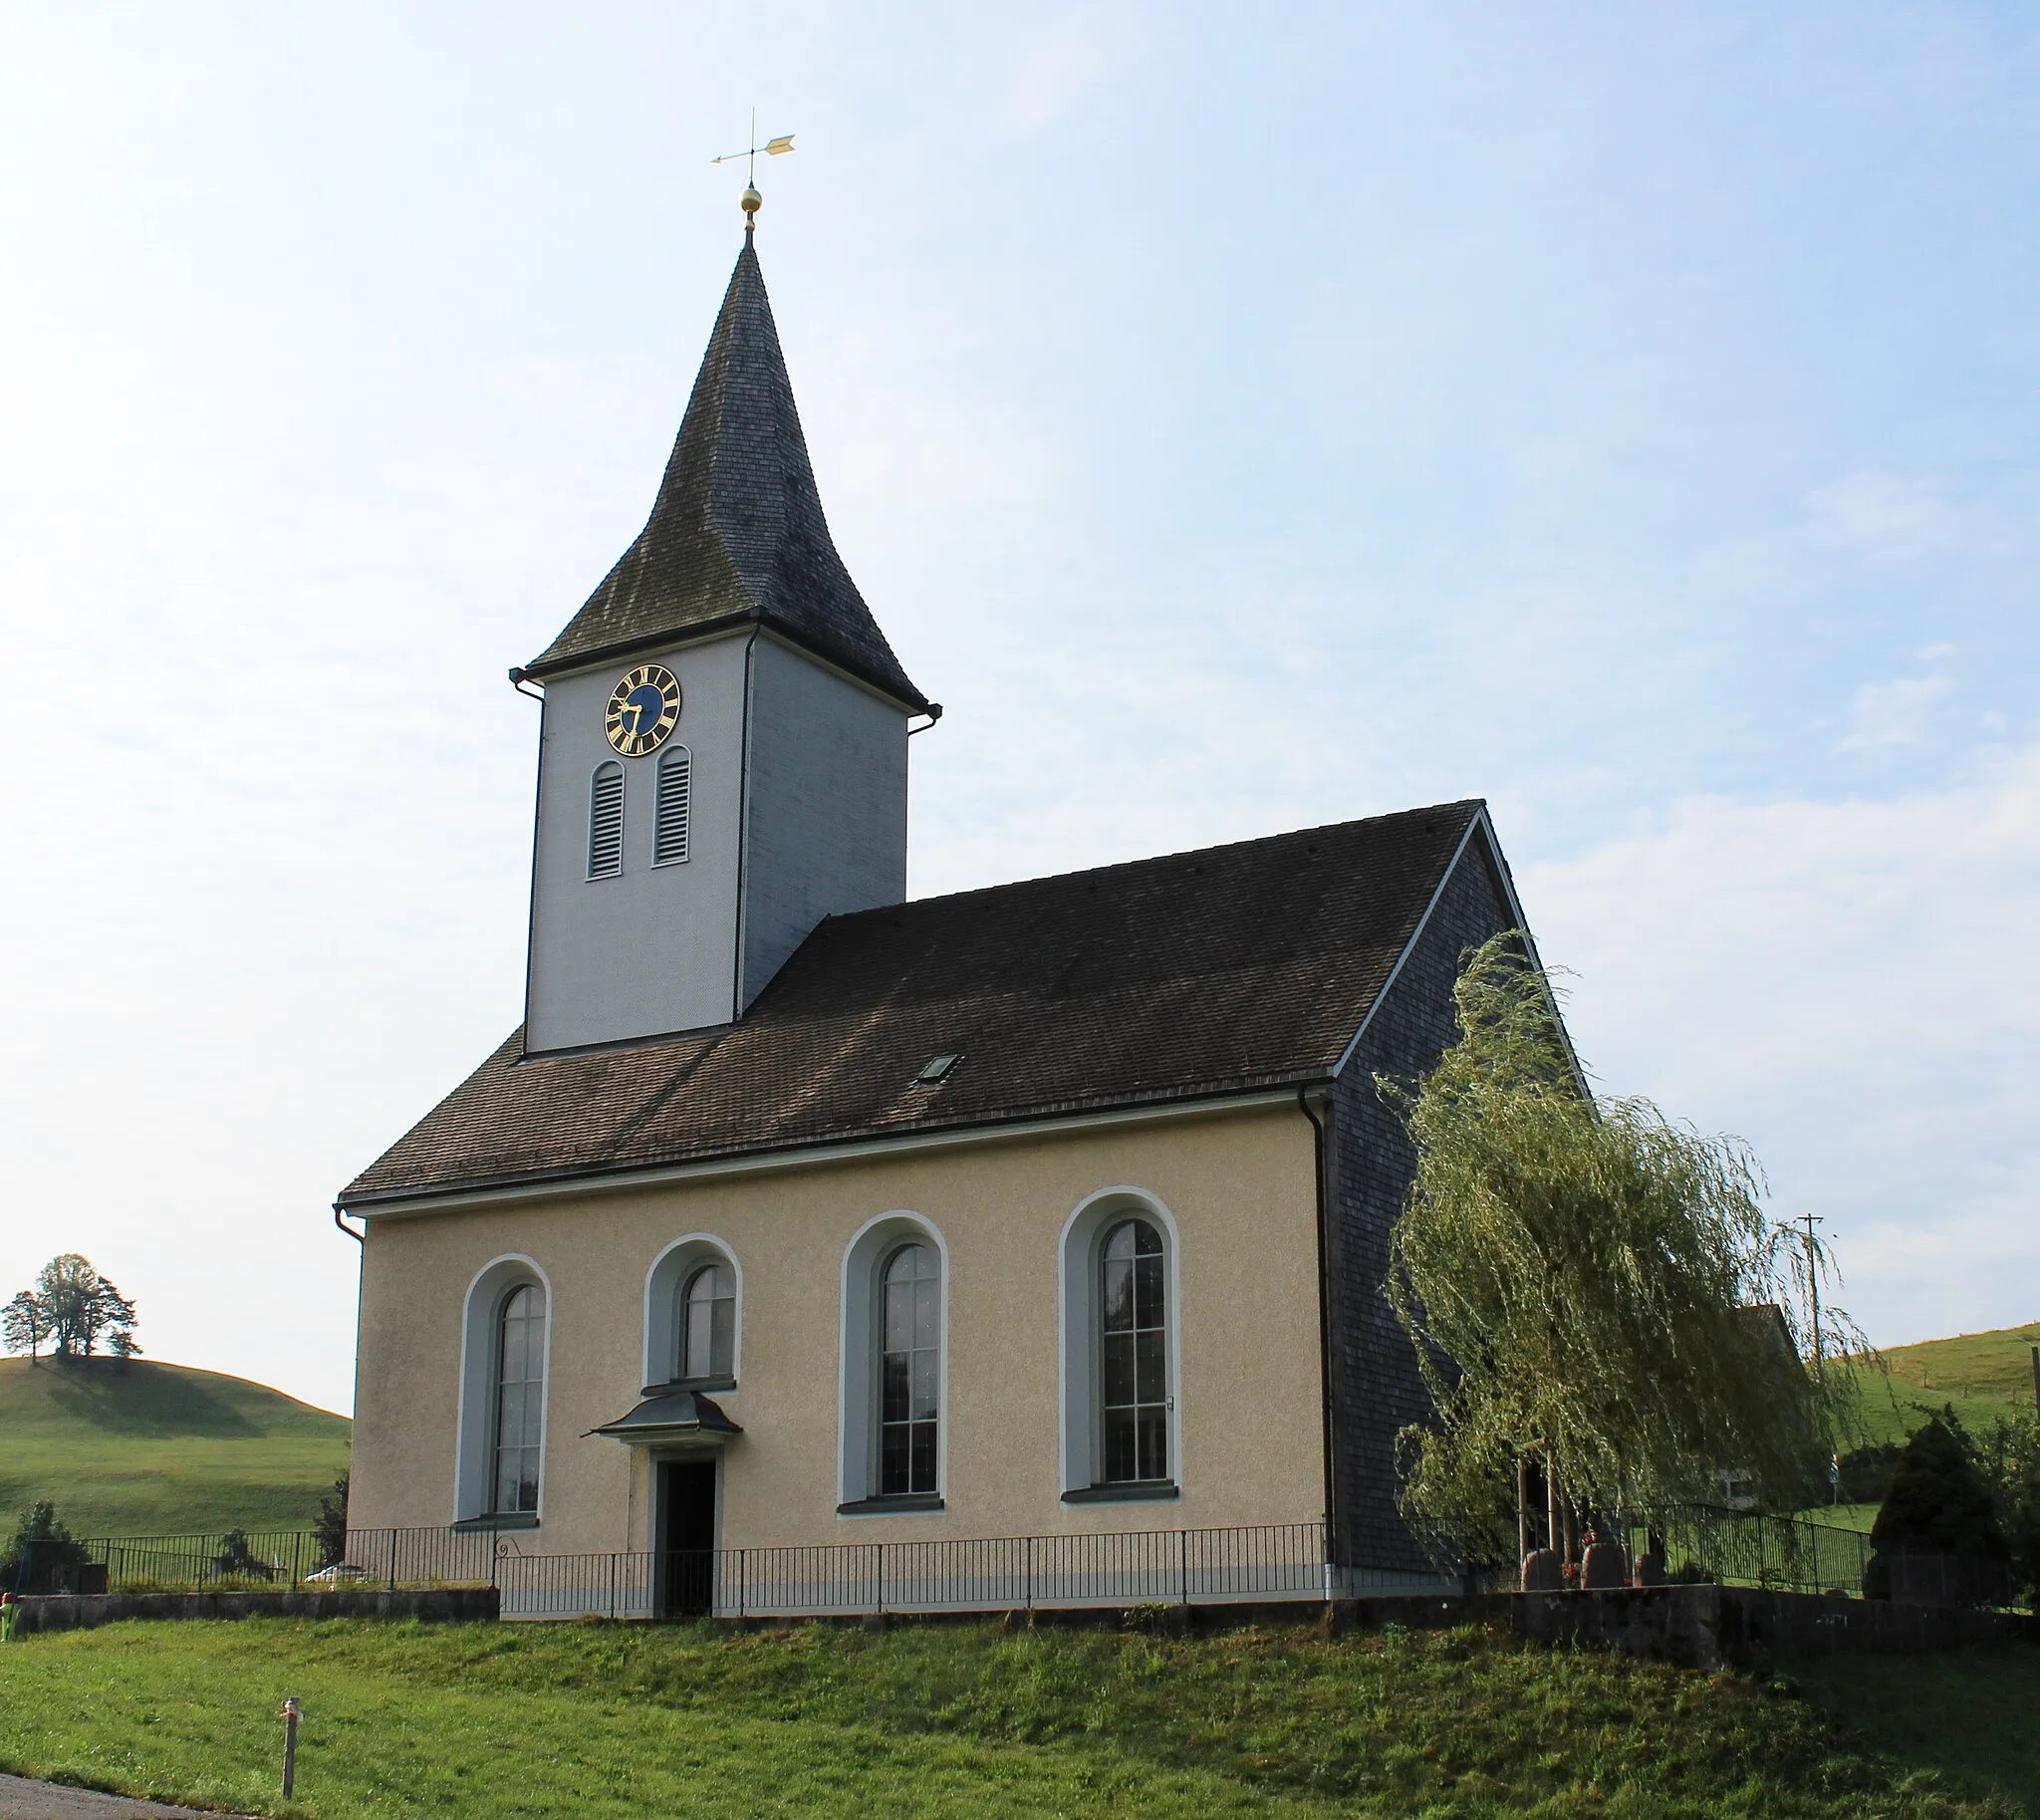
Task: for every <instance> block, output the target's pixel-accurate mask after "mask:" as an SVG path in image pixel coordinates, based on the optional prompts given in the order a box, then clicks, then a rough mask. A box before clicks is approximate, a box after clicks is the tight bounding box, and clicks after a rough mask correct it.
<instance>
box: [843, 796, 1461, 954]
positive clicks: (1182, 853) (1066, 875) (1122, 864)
mask: <svg viewBox="0 0 2040 1820" xmlns="http://www.w3.org/2000/svg"><path fill="white" fill-rule="evenodd" d="M1486 807H1487V798H1486V797H1484V796H1462V797H1458V798H1456V799H1454V800H1453V801H1451V802H1447V803H1426V804H1424V805H1422V806H1421V807H1419V808H1415V809H1391V810H1386V811H1384V812H1383V813H1382V814H1380V815H1355V816H1349V817H1347V819H1346V820H1345V821H1343V822H1319V823H1317V824H1316V825H1314V826H1313V827H1309V828H1288V829H1284V830H1283V831H1282V832H1281V833H1280V834H1255V835H1249V836H1247V837H1246V838H1245V839H1244V840H1238V841H1220V842H1218V843H1217V844H1216V845H1214V846H1210V847H1185V848H1182V849H1180V850H1179V851H1176V852H1173V853H1150V854H1146V855H1143V856H1142V857H1141V858H1140V859H1135V860H1110V861H1108V862H1107V863H1106V864H1105V865H1103V866H1079V867H1077V868H1075V869H1074V870H1073V871H1070V872H1046V873H1040V874H1037V875H1036V876H1035V877H1033V878H1030V879H1007V880H1004V881H1002V882H1001V883H999V884H997V885H972V886H969V887H966V888H965V889H964V890H962V891H945V892H937V893H935V894H934V895H933V896H931V897H926V898H905V899H902V900H901V901H900V902H899V903H897V904H882V905H879V906H876V907H875V908H873V909H871V910H842V911H839V912H837V913H836V914H834V915H830V916H825V917H824V918H823V919H822V920H823V921H824V922H849V921H852V920H853V919H855V918H857V917H860V916H889V915H896V914H897V913H898V912H899V911H900V910H917V909H919V908H920V906H922V905H924V904H950V903H953V902H955V901H956V900H957V899H959V898H979V897H984V896H986V895H988V894H989V893H992V892H1001V891H1015V890H1017V889H1019V888H1020V887H1021V886H1023V885H1053V884H1056V883H1058V882H1060V881H1062V880H1065V879H1083V878H1090V877H1095V876H1100V875H1103V874H1105V873H1109V872H1132V871H1133V870H1134V869H1135V868H1136V867H1141V866H1160V865H1164V864H1166V863H1167V862H1168V861H1170V860H1200V859H1203V858H1204V857H1205V856H1206V855H1208V854H1218V853H1231V852H1234V851H1236V850H1238V849H1240V848H1244V847H1266V846H1271V845H1273V844H1274V843H1275V842H1277V841H1298V840H1302V839H1304V838H1305V837H1306V836H1309V835H1313V834H1320V835H1322V834H1332V833H1334V832H1337V831H1339V830H1341V829H1347V828H1364V827H1367V826H1369V825H1370V824H1375V823H1381V822H1400V821H1409V820H1413V819H1414V818H1415V817H1417V816H1422V815H1443V814H1445V813H1447V812H1448V811H1452V812H1456V811H1459V810H1467V811H1469V812H1478V811H1480V810H1483V809H1485V808H1486ZM1469 819H1470V815H1469ZM816 926H817V927H819V926H821V925H820V924H817V925H816Z"/></svg>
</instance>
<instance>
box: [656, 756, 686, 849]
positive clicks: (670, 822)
mask: <svg viewBox="0 0 2040 1820" xmlns="http://www.w3.org/2000/svg"><path fill="white" fill-rule="evenodd" d="M693 768H694V761H693V759H692V758H691V757H690V756H689V754H688V752H687V748H686V747H685V746H667V747H666V749H665V750H664V751H663V752H661V753H660V754H659V755H658V800H657V803H656V805H655V806H654V809H653V813H652V831H651V863H652V865H654V866H677V865H678V864H679V863H680V862H681V861H682V860H684V859H685V858H686V857H687V798H688V793H689V788H690V780H691V777H692V774H693Z"/></svg>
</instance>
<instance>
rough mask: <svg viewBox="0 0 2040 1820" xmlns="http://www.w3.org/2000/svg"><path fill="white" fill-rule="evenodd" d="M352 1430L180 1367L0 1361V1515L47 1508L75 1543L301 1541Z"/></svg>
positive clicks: (273, 1395) (268, 1394) (291, 1401)
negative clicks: (229, 1535)
mask: <svg viewBox="0 0 2040 1820" xmlns="http://www.w3.org/2000/svg"><path fill="white" fill-rule="evenodd" d="M353 1428H354V1425H353V1424H352V1423H351V1422H349V1421H348V1419H347V1418H346V1417H345V1416H336V1415H334V1414H333V1413H332V1412H331V1411H329V1410H320V1409H314V1408H313V1407H312V1406H311V1405H310V1404H305V1403H300V1402H298V1401H297V1400H296V1399H295V1398H292V1397H286V1396H285V1395H284V1394H283V1393H282V1392H281V1391H274V1390H271V1389H270V1388H269V1387H268V1386H266V1385H261V1384H251V1383H250V1382H248V1380H246V1379H244V1378H229V1377H227V1376H225V1375H224V1374H222V1373H219V1372H205V1371H198V1370H195V1369H193V1368H192V1367H190V1366H182V1365H161V1364H154V1363H148V1362H144V1361H142V1360H138V1359H133V1360H122V1359H115V1358H107V1359H76V1360H71V1361H68V1362H62V1363H60V1362H54V1361H52V1360H50V1359H48V1358H44V1359H41V1360H39V1361H35V1362H31V1361H30V1360H28V1359H0V1436H4V1445H0V1513H12V1512H15V1511H19V1510H22V1509H25V1508H26V1507H27V1506H28V1505H29V1504H31V1503H33V1502H35V1501H37V1500H39V1499H43V1500H48V1501H49V1502H50V1503H52V1504H54V1505H55V1506H56V1507H57V1512H58V1515H59V1516H60V1517H61V1518H62V1519H63V1521H64V1522H65V1523H66V1524H67V1525H69V1527H70V1528H71V1530H72V1531H73V1533H74V1534H77V1535H81V1536H84V1535H159V1534H177V1533H186V1532H194V1531H200V1530H221V1529H229V1528H233V1527H235V1526H236V1525H238V1526H241V1527H243V1528H247V1529H268V1528H305V1529H309V1528H310V1527H311V1526H312V1523H313V1520H314V1519H315V1518H316V1516H317V1515H318V1511H319V1500H320V1496H321V1494H322V1493H324V1492H326V1491H327V1490H329V1489H330V1488H331V1487H332V1484H333V1481H334V1480H335V1479H337V1478H338V1477H340V1475H341V1474H342V1473H344V1472H345V1471H346V1470H347V1462H348V1445H349V1438H350V1435H351V1433H352V1431H353Z"/></svg>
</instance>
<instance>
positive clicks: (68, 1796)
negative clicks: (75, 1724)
mask: <svg viewBox="0 0 2040 1820" xmlns="http://www.w3.org/2000/svg"><path fill="white" fill-rule="evenodd" d="M0 1820H226V1817H224V1816H219V1815H209V1814H200V1813H199V1812H198V1810H197V1809H196V1808H190V1807H165V1806H164V1805H163V1804H162V1803H161V1802H160V1801H137V1800H135V1799H134V1798H133V1797H132V1796H131V1795H102V1794H96V1793H94V1792H93V1791H92V1790H91V1789H89V1788H66V1787H64V1786H63V1784H62V1783H58V1782H29V1781H25V1780H23V1778H22V1777H20V1776H0Z"/></svg>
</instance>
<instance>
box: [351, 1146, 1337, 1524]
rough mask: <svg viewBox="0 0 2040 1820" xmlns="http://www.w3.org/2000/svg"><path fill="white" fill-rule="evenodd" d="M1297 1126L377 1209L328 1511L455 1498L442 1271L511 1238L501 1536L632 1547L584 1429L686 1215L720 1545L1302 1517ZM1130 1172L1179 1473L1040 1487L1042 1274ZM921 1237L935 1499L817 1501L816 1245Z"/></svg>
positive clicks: (629, 1397)
mask: <svg viewBox="0 0 2040 1820" xmlns="http://www.w3.org/2000/svg"><path fill="white" fill-rule="evenodd" d="M1314 1170H1315V1161H1314V1152H1313V1145H1312V1131H1311V1127H1310V1125H1309V1123H1308V1121H1307V1120H1306V1119H1305V1118H1304V1117H1303V1115H1302V1114H1301V1112H1299V1111H1298V1110H1297V1109H1296V1108H1294V1107H1293V1106H1289V1107H1264V1108H1260V1109H1256V1110H1251V1111H1235V1112H1229V1113H1218V1114H1211V1115H1207V1116H1200V1117H1196V1118H1184V1117H1177V1118H1173V1119H1170V1120H1168V1121H1166V1122H1162V1123H1156V1124H1152V1125H1138V1126H1128V1125H1118V1126H1104V1127H1099V1128H1094V1129H1091V1130H1085V1131H1077V1132H1066V1133H1062V1134H1059V1135H1056V1136H1052V1137H1038V1138H1033V1139H1012V1140H1001V1141H998V1142H993V1143H982V1144H973V1145H969V1146H964V1147H957V1148H952V1149H943V1150H935V1151H923V1152H905V1153H899V1154H894V1155H892V1156H883V1157H876V1158H872V1159H870V1160H867V1161H837V1162H832V1163H829V1164H826V1165H820V1166H816V1167H813V1168H804V1169H799V1170H789V1169H774V1170H764V1171H760V1172H757V1173H749V1174H741V1175H727V1174H725V1175H714V1176H707V1177H700V1178H695V1179H692V1180H687V1181H680V1182H673V1183H667V1184H663V1185H659V1186H655V1187H646V1188H641V1189H635V1190H628V1191H622V1192H614V1193H604V1194H581V1195H574V1196H566V1197H561V1198H558V1199H553V1200H548V1201H520V1202H513V1203H509V1204H499V1205H496V1206H492V1207H486V1208H476V1209H472V1210H466V1211H449V1212H443V1213H437V1214H432V1215H428V1216H405V1217H383V1218H378V1219H376V1220H374V1221H373V1222H372V1223H371V1226H370V1231H369V1237H368V1242H367V1245H366V1248H365V1252H364V1259H363V1267H364V1274H363V1286H362V1319H361V1360H360V1368H359V1389H358V1408H357V1420H356V1428H355V1440H354V1496H353V1506H352V1515H353V1520H354V1522H355V1523H356V1524H357V1525H358V1526H364V1527H369V1526H383V1525H408V1524H420V1525H438V1524H444V1523H446V1522H447V1521H449V1520H450V1519H451V1518H452V1517H453V1516H454V1515H455V1514H456V1512H455V1508H454V1497H455V1486H454V1472H455V1453H456V1432H457V1428H458V1408H459V1380H460V1365H461V1338H462V1328H463V1321H464V1303H465V1299H466V1295H467V1290H468V1286H469V1284H470V1283H471V1282H472V1281H473V1280H474V1278H475V1276H476V1273H477V1272H478V1271H480V1270H481V1269H482V1268H483V1267H484V1266H486V1265H487V1264H489V1263H490V1262H491V1260H493V1259H496V1258H498V1257H501V1256H502V1255H504V1254H505V1253H523V1254H526V1255H528V1256H529V1257H531V1258H532V1259H533V1260H534V1261H536V1262H537V1263H538V1264H539V1265H540V1266H541V1267H542V1268H543V1270H544V1272H545V1273H546V1275H547V1277H548V1278H549V1279H550V1281H551V1285H552V1311H551V1312H552V1321H553V1332H552V1353H551V1374H550V1380H549V1384H548V1390H547V1441H546V1461H545V1477H544V1487H543V1501H542V1517H543V1525H542V1531H541V1534H540V1535H539V1536H534V1537H530V1538H526V1539H523V1540H522V1542H521V1546H522V1547H524V1549H525V1550H526V1551H527V1552H544V1553H548V1554H552V1553H578V1552H583V1551H601V1550H611V1549H639V1548H644V1547H647V1546H650V1545H651V1537H650V1534H649V1522H650V1513H649V1508H648V1506H649V1501H650V1500H649V1492H648V1473H647V1472H646V1469H645V1461H644V1458H643V1449H641V1448H629V1447H626V1446H624V1445H623V1444H621V1443H620V1442H618V1441H616V1440H613V1439H608V1438H604V1437H602V1436H587V1435H586V1430H590V1429H592V1428H594V1427H596V1426H597V1425H598V1424H601V1423H604V1422H609V1421H613V1420H615V1419H616V1418H617V1417H619V1416H621V1415H623V1414H624V1412H625V1411H626V1410H628V1409H630V1408H631V1407H632V1404H633V1403H634V1402H635V1401H636V1398H637V1395H638V1387H639V1373H640V1368H641V1365H642V1362H643V1304H644V1282H645V1275H646V1272H647V1271H648V1270H649V1268H650V1266H651V1263H652V1261H653V1259H654V1258H655V1257H656V1256H657V1254H658V1253H659V1252H660V1251H661V1250H662V1249H663V1248H664V1247H665V1246H666V1245H667V1244H669V1243H670V1242H671V1241H672V1240H674V1239H675V1238H678V1237H680V1236H681V1235H683V1234H687V1233H693V1232H708V1233H713V1234H715V1235H717V1236H718V1237H720V1238H722V1239H723V1240H725V1241H727V1243H728V1245H729V1247H730V1249H731V1250H732V1251H733V1252H734V1253H735V1254H736V1256H737V1258H738V1260H739V1261H740V1263H741V1265H742V1269H743V1289H744V1293H743V1308H742V1321H743V1334H742V1354H741V1367H742V1381H741V1383H740V1385H739V1387H738V1388H737V1389H736V1390H734V1391H731V1392H727V1393H719V1394H718V1395H717V1398H716V1401H717V1402H719V1403H720V1404H721V1405H722V1407H723V1408H724V1409H725V1410H726V1411H727V1412H728V1413H729V1415H730V1417H731V1418H732V1419H733V1420H734V1421H735V1422H736V1423H738V1424H739V1425H740V1426H741V1427H742V1429H743V1430H744V1432H743V1434H742V1436H741V1437H740V1438H738V1439H736V1440H734V1441H733V1442H731V1443H730V1445H729V1448H728V1450H727V1453H726V1455H725V1463H724V1470H723V1494H722V1495H723V1510H722V1528H721V1535H720V1541H721V1543H722V1545H724V1546H727V1547H735V1546H747V1547H760V1546H770V1545H777V1544H787V1543H818V1542H819V1543H827V1542H842V1541H858V1542H866V1541H878V1540H893V1539H923V1538H925V1539H931V1540H932V1539H936V1538H949V1537H957V1536H996V1535H1016V1534H1043V1533H1055V1532H1059V1531H1062V1532H1067V1531H1075V1530H1086V1529H1091V1530H1098V1529H1138V1528H1166V1529H1174V1528H1178V1527H1183V1526H1190V1527H1204V1526H1228V1525H1234V1524H1248V1523H1288V1522H1306V1521H1313V1520H1315V1519H1317V1518H1319V1517H1320V1516H1322V1515H1323V1513H1324V1466H1323V1452H1322V1449H1323V1437H1322V1409H1323V1394H1322V1388H1321V1385H1322V1373H1321V1359H1320V1347H1319V1326H1318V1282H1317V1256H1318V1253H1317V1232H1316V1220H1317V1204H1316V1189H1315V1177H1314ZM1115 1186H1132V1187H1138V1188H1141V1189H1145V1190H1147V1191H1148V1192H1149V1193H1151V1194H1152V1195H1153V1196H1155V1197H1156V1198H1157V1199H1158V1200H1159V1201H1160V1202H1161V1203H1162V1204H1163V1205H1164V1206H1165V1207H1166V1208H1167V1210H1168V1212H1169V1213H1170V1214H1171V1215H1172V1216H1173V1219H1174V1222H1175V1225H1176V1229H1177V1231H1178V1234H1179V1254H1178V1258H1177V1276H1178V1283H1179V1291H1178V1294H1179V1306H1178V1308H1177V1310H1176V1330H1175V1331H1176V1334H1177V1337H1178V1344H1179V1348H1180V1353H1179V1365H1178V1370H1179V1382H1180V1406H1179V1410H1178V1422H1179V1433H1180V1437H1181V1444H1180V1457H1179V1458H1178V1460H1177V1461H1176V1462H1175V1463H1176V1477H1177V1480H1178V1482H1179V1484H1180V1486H1181V1497H1180V1499H1179V1500H1177V1501H1173V1502H1166V1503H1145V1502H1144V1503H1108V1504H1090V1505H1065V1504H1063V1503H1062V1502H1061V1490H1062V1484H1063V1480H1062V1477H1061V1456H1060V1452H1059V1446H1060V1442H1059V1413H1060V1403H1059V1393H1058V1354H1059V1350H1060V1340H1059V1332H1058V1316H1057V1295H1058V1270H1059V1255H1058V1254H1059V1244H1060V1237H1061V1234H1062V1232H1063V1229H1064V1226H1065V1223H1066V1221H1067V1220H1068V1219H1069V1216H1070V1214H1071V1212H1072V1210H1073V1209H1074V1208H1076V1207H1077V1206H1078V1204H1079V1203H1080V1202H1082V1201H1083V1200H1084V1199H1085V1198H1086V1197H1087V1196H1089V1195H1092V1194H1094V1193H1096V1192H1097V1191H1098V1190H1100V1189H1102V1188H1108V1187H1115ZM896 1209H905V1210H909V1211H912V1212H914V1213H918V1214H919V1215H921V1216H922V1217H923V1218H925V1219H927V1220H929V1221H930V1222H932V1223H933V1224H934V1225H935V1226H936V1227H937V1228H938V1229H939V1231H940V1232H941V1235H942V1238H943V1240H944V1242H945V1243H946V1245H947V1248H948V1258H949V1285H948V1293H949V1307H948V1376H947V1398H948V1402H947V1407H946V1409H945V1410H944V1412H943V1415H944V1420H945V1423H946V1425H947V1432H946V1437H945V1438H946V1443H947V1470H946V1485H945V1490H946V1496H947V1508H946V1509H945V1510H943V1511H941V1512H938V1513H925V1514H915V1515H905V1514H889V1515H886V1516H883V1517H840V1516H838V1515H837V1514H836V1503H837V1493H838V1379H839V1352H840V1347H841V1309H840V1303H841V1284H842V1269H843V1258H844V1252H845V1248H846V1246H847V1245H848V1244H849V1243H850V1241H851V1239H852V1236H853V1234H855V1233H856V1231H857V1230H858V1228H859V1227H860V1226H862V1225H863V1224H864V1223H865V1222H866V1221H867V1220H869V1219H871V1218H873V1217H874V1216H875V1215H878V1214H883V1213H887V1212H889V1211H893V1210H896Z"/></svg>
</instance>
